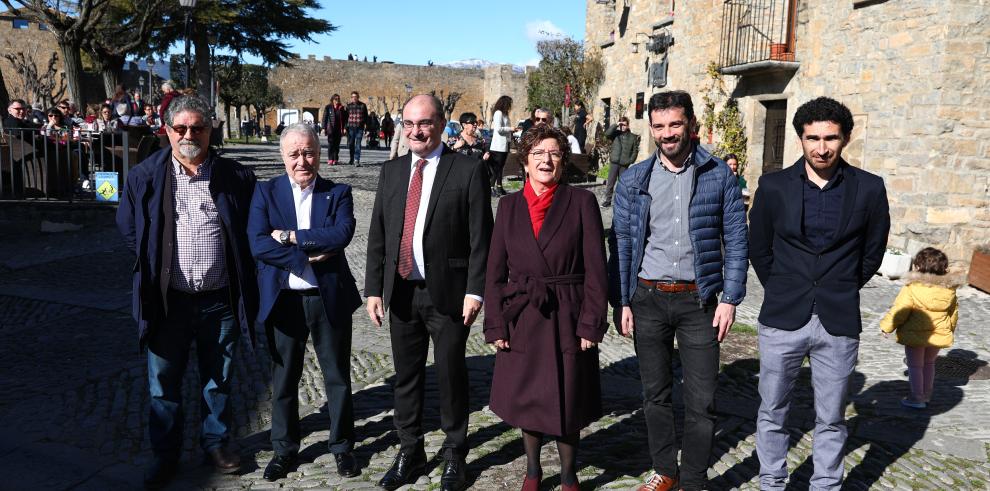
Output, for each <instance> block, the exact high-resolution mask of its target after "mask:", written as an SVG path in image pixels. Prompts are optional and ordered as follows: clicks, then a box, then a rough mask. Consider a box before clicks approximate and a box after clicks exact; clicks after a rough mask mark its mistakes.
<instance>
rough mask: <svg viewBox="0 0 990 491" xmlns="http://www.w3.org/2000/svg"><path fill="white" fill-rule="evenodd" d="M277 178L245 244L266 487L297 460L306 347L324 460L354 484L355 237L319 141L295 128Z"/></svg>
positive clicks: (308, 129) (265, 187)
mask: <svg viewBox="0 0 990 491" xmlns="http://www.w3.org/2000/svg"><path fill="white" fill-rule="evenodd" d="M279 148H280V150H281V153H282V161H283V162H284V163H285V173H286V174H285V175H283V176H279V177H276V178H274V179H272V180H270V181H268V182H264V183H260V184H259V185H258V188H257V190H256V191H255V193H254V199H253V200H252V201H251V214H250V217H249V220H248V236H249V238H250V240H251V253H252V254H254V257H255V259H257V260H258V285H259V290H260V292H259V293H260V298H261V300H260V306H259V310H258V322H259V323H263V324H264V327H265V333H266V334H267V336H268V340H269V343H268V345H269V349H270V350H271V355H272V380H273V386H274V387H273V389H272V432H271V441H272V448H273V449H274V450H275V456H274V457H272V460H271V462H269V464H268V466H267V467H266V468H265V474H264V477H265V479H267V480H269V481H275V480H278V479H281V478H284V477H285V476H286V474H288V473H289V471H290V470H291V468H292V466H293V465H295V462H296V457H297V455H298V452H299V439H300V435H299V379H300V378H301V377H302V369H303V360H304V358H305V356H306V338H308V337H309V336H310V335H312V336H313V347H314V348H315V349H316V357H317V360H319V362H320V369H321V370H322V371H323V382H324V386H325V388H326V396H327V407H328V409H329V413H330V435H329V438H328V441H329V447H330V452H331V453H333V455H334V458H335V460H336V462H337V472H338V473H339V474H340V475H341V476H344V477H353V476H356V475H358V469H357V466H356V464H355V462H354V457H353V455H352V450H353V448H354V414H353V413H354V409H353V408H354V406H353V403H352V400H351V369H350V356H351V314H353V313H354V311H355V310H357V308H358V307H360V306H361V295H360V293H358V290H357V286H356V285H355V283H354V276H352V275H351V270H350V268H349V267H348V265H347V258H346V257H345V256H344V248H345V247H347V244H349V243H350V242H351V238H352V237H353V236H354V204H353V199H352V198H351V187H350V186H348V185H346V184H339V183H335V182H333V181H330V180H327V179H323V178H322V177H320V175H319V170H320V140H319V137H318V136H317V134H316V131H314V130H313V128H312V126H310V125H308V124H304V123H296V124H293V125H290V126H288V127H287V128H286V129H285V131H283V132H282V137H281V139H280V141H279Z"/></svg>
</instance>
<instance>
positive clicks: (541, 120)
mask: <svg viewBox="0 0 990 491" xmlns="http://www.w3.org/2000/svg"><path fill="white" fill-rule="evenodd" d="M533 121H536V122H537V123H539V122H544V123H547V122H549V121H550V118H533Z"/></svg>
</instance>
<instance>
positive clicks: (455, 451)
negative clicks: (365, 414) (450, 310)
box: [389, 278, 469, 458]
mask: <svg viewBox="0 0 990 491" xmlns="http://www.w3.org/2000/svg"><path fill="white" fill-rule="evenodd" d="M389 322H390V326H391V327H390V332H391V337H392V359H393V360H394V363H395V383H394V385H393V389H394V392H395V415H394V416H393V420H394V421H395V429H396V430H398V433H399V442H400V443H401V448H402V452H404V453H409V454H411V453H414V452H418V451H421V450H422V449H423V398H424V393H425V386H426V354H427V351H428V350H429V347H430V340H431V339H432V340H433V357H434V367H435V368H436V374H437V386H438V389H439V393H440V394H439V395H440V428H441V429H442V430H443V432H444V433H445V434H446V435H447V437H446V439H444V442H443V446H442V453H443V456H444V458H451V457H453V456H458V457H466V456H467V451H468V446H467V429H468V395H469V393H468V373H467V363H466V362H465V361H464V349H465V346H466V344H467V337H468V332H469V329H468V328H467V327H464V325H463V323H462V320H461V318H460V317H448V316H446V315H444V314H441V313H440V312H437V310H436V308H434V307H433V301H432V300H431V299H430V292H429V290H427V289H426V285H425V282H412V281H406V280H403V279H399V278H396V281H395V292H394V293H393V295H392V301H391V302H390V310H389Z"/></svg>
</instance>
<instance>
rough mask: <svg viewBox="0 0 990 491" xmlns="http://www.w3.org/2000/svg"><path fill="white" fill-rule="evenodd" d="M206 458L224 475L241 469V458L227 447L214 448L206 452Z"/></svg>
mask: <svg viewBox="0 0 990 491" xmlns="http://www.w3.org/2000/svg"><path fill="white" fill-rule="evenodd" d="M206 457H207V458H208V459H209V461H210V463H212V464H213V467H215V468H216V469H217V471H219V472H220V473H222V474H230V473H233V472H237V471H239V470H240V469H241V456H240V455H238V454H236V453H234V452H232V451H231V450H230V449H229V448H227V447H217V448H214V449H213V450H210V451H208V452H206Z"/></svg>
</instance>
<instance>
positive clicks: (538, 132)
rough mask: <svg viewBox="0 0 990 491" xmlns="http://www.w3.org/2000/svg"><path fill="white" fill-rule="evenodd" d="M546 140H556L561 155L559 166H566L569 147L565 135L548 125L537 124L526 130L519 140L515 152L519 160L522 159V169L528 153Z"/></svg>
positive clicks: (569, 155)
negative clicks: (517, 153)
mask: <svg viewBox="0 0 990 491" xmlns="http://www.w3.org/2000/svg"><path fill="white" fill-rule="evenodd" d="M547 138H553V139H554V140H557V146H558V147H560V153H561V154H563V155H562V156H561V157H560V163H561V165H563V164H566V163H567V162H568V160H570V158H571V146H570V145H569V144H568V143H567V135H565V134H564V133H563V132H562V131H560V130H558V129H557V128H554V127H553V126H550V125H548V124H538V125H535V126H533V127H532V128H530V129H528V130H526V132H525V133H523V135H522V138H521V139H520V140H519V148H518V149H517V150H518V152H519V156H520V158H522V159H523V160H522V165H523V167H525V166H526V159H528V158H529V152H530V151H531V150H533V147H535V146H537V145H539V144H540V142H541V141H543V140H546V139H547Z"/></svg>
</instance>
